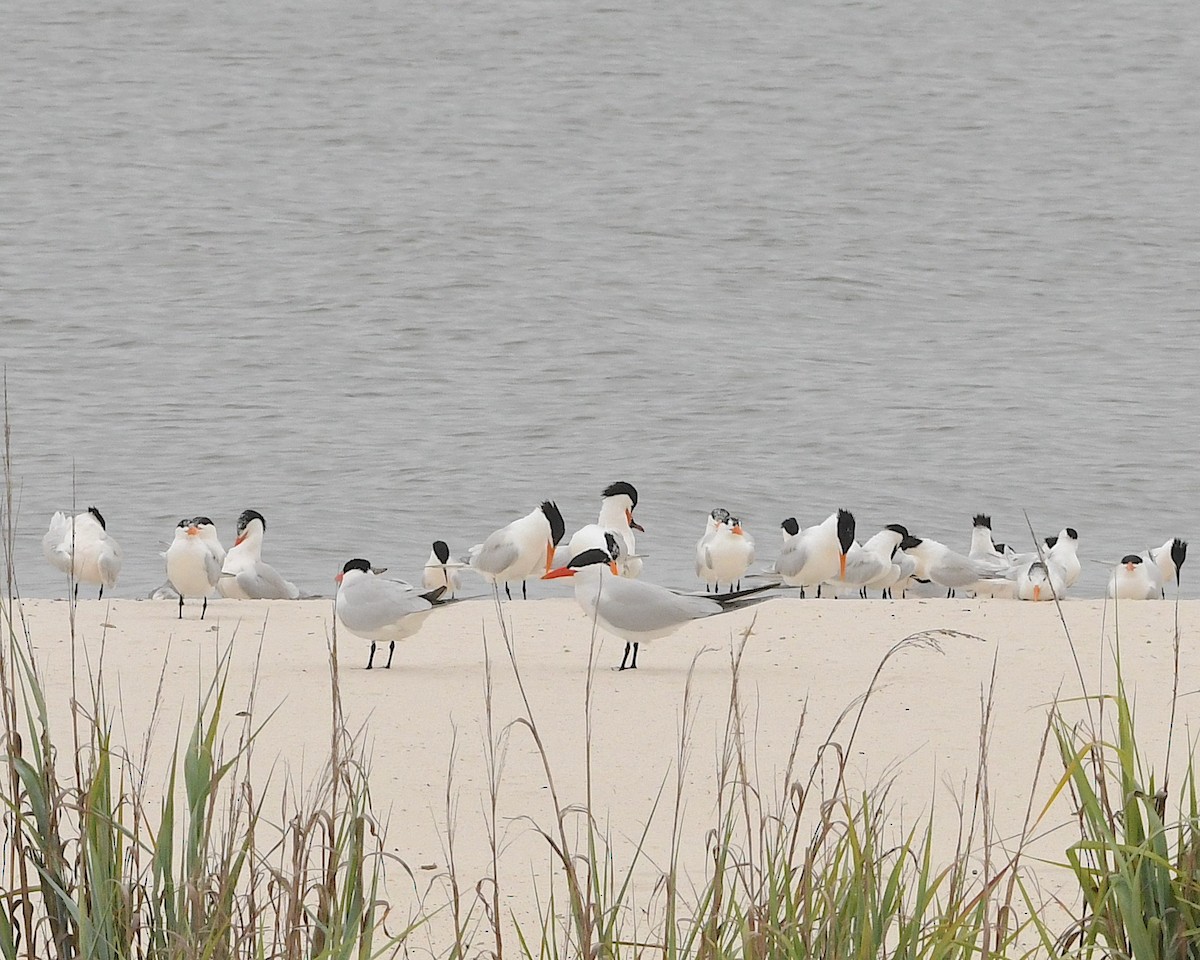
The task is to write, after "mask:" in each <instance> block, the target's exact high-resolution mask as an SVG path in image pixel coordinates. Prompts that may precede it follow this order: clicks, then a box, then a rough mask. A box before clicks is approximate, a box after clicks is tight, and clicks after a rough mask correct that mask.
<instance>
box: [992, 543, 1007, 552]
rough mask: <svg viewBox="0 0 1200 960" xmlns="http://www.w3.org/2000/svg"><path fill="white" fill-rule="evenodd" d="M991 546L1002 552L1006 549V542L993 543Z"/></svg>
mask: <svg viewBox="0 0 1200 960" xmlns="http://www.w3.org/2000/svg"><path fill="white" fill-rule="evenodd" d="M992 546H993V547H995V548H996V552H997V553H1003V552H1004V551H1005V550H1007V549H1008V544H1007V543H993V544H992Z"/></svg>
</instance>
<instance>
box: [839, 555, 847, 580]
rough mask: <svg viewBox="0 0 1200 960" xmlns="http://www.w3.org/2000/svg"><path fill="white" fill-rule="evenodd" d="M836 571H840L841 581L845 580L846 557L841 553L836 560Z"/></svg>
mask: <svg viewBox="0 0 1200 960" xmlns="http://www.w3.org/2000/svg"><path fill="white" fill-rule="evenodd" d="M838 569H839V570H840V571H841V573H840V576H841V578H842V579H843V580H845V579H846V555H845V554H844V553H843V554H842V555H841V556H840V557H839V558H838Z"/></svg>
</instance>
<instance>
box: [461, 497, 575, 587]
mask: <svg viewBox="0 0 1200 960" xmlns="http://www.w3.org/2000/svg"><path fill="white" fill-rule="evenodd" d="M565 532H566V526H565V524H564V523H563V517H562V514H561V513H560V512H559V510H558V506H557V505H556V504H554V503H553V502H552V501H550V500H546V501H545V502H544V503H542V505H541V506H539V507H538V508H537V509H536V510H534V511H533V512H531V513H528V514H526V515H525V516H523V517H521V518H520V519H519V520H514V521H513V522H512V523H510V524H508V526H506V527H501V528H500V529H499V530H497V531H495V532H494V533H492V534H490V535H489V536H488V538H487V539H486V540H484V541H483V543H477V544H476V545H475V546H473V547H472V548H471V560H470V565H471V569H472V570H474V571H475V572H476V573H479V574H481V575H482V576H483V577H484V578H485V579H486V580H488V581H489V582H490V583H493V584H499V583H503V584H504V593H505V595H506V596H507V597H508V599H510V600H511V599H512V593H511V592H509V589H508V585H509V583H510V582H515V581H517V580H520V581H521V596H522V597H525V596H527V595H526V592H525V581H526V580H527V579H529V578H530V577H532V576H533V575H534V574H540V573H549V572H550V568H551V566H552V565H553V562H554V548H555V547H556V546H558V543H559V541H560V540H562V538H563V534H564V533H565Z"/></svg>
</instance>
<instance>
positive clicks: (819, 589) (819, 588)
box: [817, 583, 825, 600]
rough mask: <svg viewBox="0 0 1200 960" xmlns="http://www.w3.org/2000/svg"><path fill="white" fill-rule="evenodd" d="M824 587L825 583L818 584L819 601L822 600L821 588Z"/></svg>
mask: <svg viewBox="0 0 1200 960" xmlns="http://www.w3.org/2000/svg"><path fill="white" fill-rule="evenodd" d="M823 586H825V584H823V583H818V584H817V599H818V600H820V599H821V588H822V587H823Z"/></svg>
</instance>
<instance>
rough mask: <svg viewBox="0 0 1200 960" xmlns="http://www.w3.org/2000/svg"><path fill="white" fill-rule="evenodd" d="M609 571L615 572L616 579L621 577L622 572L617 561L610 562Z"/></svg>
mask: <svg viewBox="0 0 1200 960" xmlns="http://www.w3.org/2000/svg"><path fill="white" fill-rule="evenodd" d="M608 569H609V570H611V571H612V572H613V576H614V577H619V576H620V575H621V571H620V570H618V569H617V561H616V560H610V561H609V562H608Z"/></svg>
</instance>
